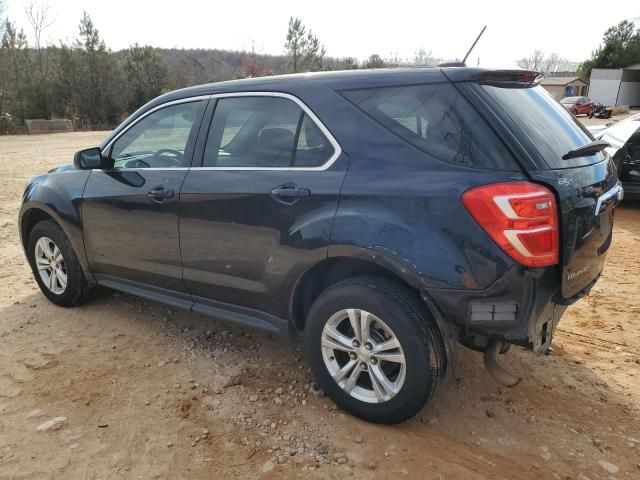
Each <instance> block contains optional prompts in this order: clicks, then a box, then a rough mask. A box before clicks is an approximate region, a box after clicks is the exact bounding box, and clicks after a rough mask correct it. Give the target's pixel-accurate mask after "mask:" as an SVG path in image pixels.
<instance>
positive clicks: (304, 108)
mask: <svg viewBox="0 0 640 480" xmlns="http://www.w3.org/2000/svg"><path fill="white" fill-rule="evenodd" d="M233 97H277V98H286V99H288V100H291V101H292V102H294V103H295V104H296V105H298V107H300V108H301V109H302V111H303V112H304V113H305V114H307V115H308V116H309V118H310V119H311V121H312V122H313V123H315V125H316V126H317V127H318V128H319V129H320V131H321V132H322V134H323V135H324V136H325V137H326V138H327V140H329V143H331V146H332V147H333V155H331V157H329V159H327V161H326V162H325V163H323V164H322V165H320V166H318V167H176V168H117V169H114V170H117V171H119V172H123V171H132V170H167V171H180V170H220V171H262V170H265V171H293V172H321V171H324V170H327V169H329V168H330V167H331V166H332V165H333V164H334V163H335V162H336V160H337V159H338V157H339V156H340V155H341V154H342V148H341V147H340V144H339V143H338V141H337V140H336V139H335V137H334V136H333V135H332V134H331V132H330V131H329V130H328V129H327V127H325V125H324V124H323V123H322V122H321V121H320V119H319V118H318V117H317V116H316V114H315V113H313V111H312V110H311V109H310V108H309V107H308V106H307V105H306V104H305V103H304V102H303V101H302V100H300V99H299V98H298V97H296V96H295V95H291V94H290V93H283V92H228V93H216V94H213V95H200V96H197V97H188V98H181V99H179V100H173V101H171V102H167V103H163V104H161V105H157V106H156V107H154V108H152V109H151V110H149V111H148V112H145V113H144V114H143V115H141V116H140V117H138V118H136V119H135V120H134V121H133V122H131V123H130V124H129V125H127V127H126V128H125V129H124V130H122V131H121V132H120V133H118V135H117V136H115V137H114V138H112V139H111V140H110V141H109V143H108V144H107V145H106V146H105V148H104V149H103V150H104V151H107V150H109V149H110V148H111V147H112V145H113V143H114V142H116V141H117V140H118V139H119V138H120V137H121V136H122V135H124V134H125V133H126V132H127V131H128V130H129V129H130V128H131V127H133V126H134V125H135V124H136V123H138V122H139V121H140V120H142V119H143V118H145V117H146V116H147V115H150V114H152V113H153V112H155V111H157V110H160V109H162V108H165V107H168V106H171V105H176V104H180V103H188V102H193V101H198V100H206V99H210V100H213V99H218V98H233ZM214 115H215V112H214ZM212 120H213V119H212ZM98 170H99V169H98Z"/></svg>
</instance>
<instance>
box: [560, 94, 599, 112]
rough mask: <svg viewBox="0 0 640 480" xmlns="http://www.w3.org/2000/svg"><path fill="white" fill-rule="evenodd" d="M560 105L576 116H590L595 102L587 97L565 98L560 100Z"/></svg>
mask: <svg viewBox="0 0 640 480" xmlns="http://www.w3.org/2000/svg"><path fill="white" fill-rule="evenodd" d="M560 103H561V104H562V106H563V107H564V108H566V109H567V110H569V111H570V112H571V113H573V114H574V115H576V116H578V115H591V114H592V113H593V111H594V109H595V105H596V102H594V101H593V100H591V99H590V98H589V97H565V98H563V99H562V100H560Z"/></svg>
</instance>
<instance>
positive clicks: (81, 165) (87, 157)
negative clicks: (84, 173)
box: [73, 147, 102, 170]
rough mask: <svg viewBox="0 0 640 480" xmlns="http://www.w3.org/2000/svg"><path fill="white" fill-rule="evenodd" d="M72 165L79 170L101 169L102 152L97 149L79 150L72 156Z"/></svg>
mask: <svg viewBox="0 0 640 480" xmlns="http://www.w3.org/2000/svg"><path fill="white" fill-rule="evenodd" d="M73 165H74V166H75V167H76V168H78V169H80V170H93V169H94V168H102V152H101V151H100V149H99V148H98V147H92V148H85V149H84V150H80V151H79V152H76V154H75V155H74V156H73Z"/></svg>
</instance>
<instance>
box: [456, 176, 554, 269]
mask: <svg viewBox="0 0 640 480" xmlns="http://www.w3.org/2000/svg"><path fill="white" fill-rule="evenodd" d="M462 203H463V204H464V206H465V207H466V209H467V210H468V211H469V213H470V214H471V215H472V216H473V218H474V219H475V221H476V222H478V223H479V224H480V226H481V227H482V228H483V229H484V231H485V232H487V234H488V235H489V236H490V237H491V238H492V239H493V240H494V241H495V242H496V243H497V244H498V245H499V246H500V248H502V249H503V250H504V251H505V252H506V253H507V254H508V255H509V256H510V257H511V258H513V259H514V260H516V261H517V262H519V263H521V264H523V265H527V266H529V267H544V266H548V265H555V264H556V263H558V259H559V249H560V246H559V243H558V242H559V235H558V213H557V205H556V199H555V197H554V195H553V193H551V191H550V190H549V189H547V188H545V187H543V186H541V185H537V184H535V183H528V182H507V183H493V184H490V185H483V186H481V187H476V188H472V189H471V190H467V191H466V192H464V194H463V195H462Z"/></svg>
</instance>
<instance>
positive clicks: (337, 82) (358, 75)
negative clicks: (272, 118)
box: [150, 67, 530, 106]
mask: <svg viewBox="0 0 640 480" xmlns="http://www.w3.org/2000/svg"><path fill="white" fill-rule="evenodd" d="M486 72H513V71H511V70H496V69H484V68H469V67H401V68H379V69H357V70H339V71H328V72H313V73H295V74H286V75H274V76H269V77H258V78H246V79H241V80H228V81H224V82H217V83H208V84H204V85H196V86H193V87H187V88H183V89H180V90H175V91H173V92H169V93H167V94H165V95H162V96H161V97H158V98H157V99H156V100H157V104H159V103H163V102H166V101H171V100H179V99H182V98H187V97H192V96H198V95H212V94H219V93H232V92H243V91H244V92H247V91H267V92H268V91H280V92H294V91H300V90H304V88H305V86H312V85H316V86H318V85H324V86H328V87H330V88H332V89H335V90H349V89H355V88H369V87H384V86H392V85H407V84H418V83H435V82H444V81H447V78H448V79H449V80H451V81H455V82H460V81H467V80H473V79H474V78H475V77H477V76H478V75H481V74H483V73H486ZM517 72H518V73H527V71H526V70H518V71H517ZM529 73H530V72H529ZM153 103H155V102H153ZM150 106H151V105H150Z"/></svg>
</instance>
